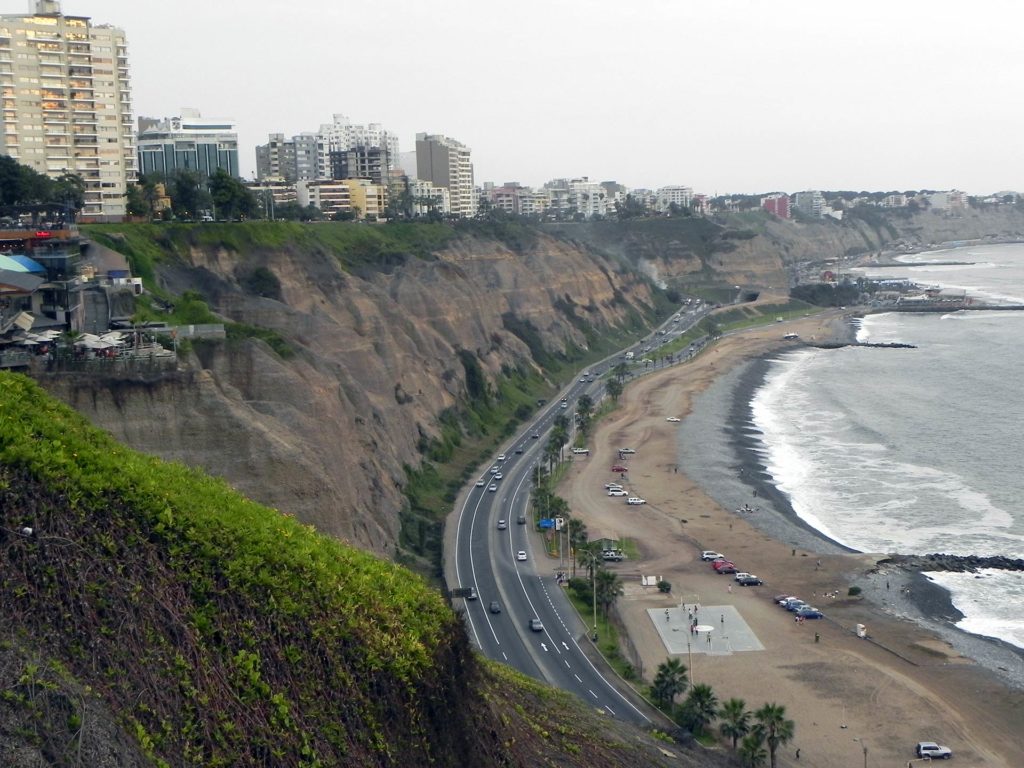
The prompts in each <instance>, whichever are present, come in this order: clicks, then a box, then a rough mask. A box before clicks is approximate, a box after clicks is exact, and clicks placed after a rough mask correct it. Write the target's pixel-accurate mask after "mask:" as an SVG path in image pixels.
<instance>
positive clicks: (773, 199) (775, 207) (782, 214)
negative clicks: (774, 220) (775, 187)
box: [761, 193, 790, 219]
mask: <svg viewBox="0 0 1024 768" xmlns="http://www.w3.org/2000/svg"><path fill="white" fill-rule="evenodd" d="M761 208H763V209H764V210H766V211H768V213H770V214H771V215H772V216H778V217H779V218H780V219H788V218H789V217H790V213H789V195H785V194H781V193H780V194H777V195H768V196H767V197H762V198H761Z"/></svg>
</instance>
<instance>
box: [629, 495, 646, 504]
mask: <svg viewBox="0 0 1024 768" xmlns="http://www.w3.org/2000/svg"><path fill="white" fill-rule="evenodd" d="M626 503H627V504H633V505H634V506H635V505H638V504H646V503H647V499H641V498H640V497H639V496H630V497H629V498H628V499H626Z"/></svg>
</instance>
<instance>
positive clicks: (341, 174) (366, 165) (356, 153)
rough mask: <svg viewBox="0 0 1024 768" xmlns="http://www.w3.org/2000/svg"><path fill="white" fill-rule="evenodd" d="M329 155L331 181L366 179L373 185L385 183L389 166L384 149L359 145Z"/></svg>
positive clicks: (386, 152) (334, 151)
mask: <svg viewBox="0 0 1024 768" xmlns="http://www.w3.org/2000/svg"><path fill="white" fill-rule="evenodd" d="M330 155H331V178H332V179H368V180H370V181H372V182H373V183H374V184H384V183H386V182H387V179H388V168H390V165H391V164H390V160H389V158H388V151H387V149H386V148H384V147H368V146H363V145H360V146H356V147H350V148H349V149H342V150H333V151H332V152H331V153H330Z"/></svg>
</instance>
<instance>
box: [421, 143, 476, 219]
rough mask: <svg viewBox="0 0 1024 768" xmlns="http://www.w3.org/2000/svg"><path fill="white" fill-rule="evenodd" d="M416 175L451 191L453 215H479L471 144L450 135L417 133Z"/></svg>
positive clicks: (449, 192) (465, 216)
mask: <svg viewBox="0 0 1024 768" xmlns="http://www.w3.org/2000/svg"><path fill="white" fill-rule="evenodd" d="M416 176H417V178H419V179H422V180H424V181H429V182H431V183H432V184H433V185H434V186H436V187H444V188H445V189H447V190H448V195H449V199H450V206H451V214H452V215H453V216H461V217H463V218H467V217H471V216H474V215H476V194H475V191H474V187H473V163H472V162H471V161H470V149H469V147H467V146H465V145H464V144H462V143H460V142H458V141H455V139H451V138H448V137H447V136H440V135H437V134H430V133H418V134H416Z"/></svg>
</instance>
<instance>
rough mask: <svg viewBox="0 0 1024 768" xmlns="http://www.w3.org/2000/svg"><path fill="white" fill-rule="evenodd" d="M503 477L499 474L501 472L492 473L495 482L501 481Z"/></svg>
mask: <svg viewBox="0 0 1024 768" xmlns="http://www.w3.org/2000/svg"><path fill="white" fill-rule="evenodd" d="M503 477H504V475H503V474H501V472H495V473H494V479H495V480H501V478H503Z"/></svg>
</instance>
